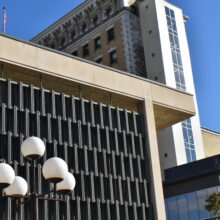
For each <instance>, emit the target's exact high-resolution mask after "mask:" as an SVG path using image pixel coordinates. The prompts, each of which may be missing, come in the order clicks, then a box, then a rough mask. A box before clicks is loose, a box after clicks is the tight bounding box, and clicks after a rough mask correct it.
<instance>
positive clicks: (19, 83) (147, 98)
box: [0, 34, 195, 220]
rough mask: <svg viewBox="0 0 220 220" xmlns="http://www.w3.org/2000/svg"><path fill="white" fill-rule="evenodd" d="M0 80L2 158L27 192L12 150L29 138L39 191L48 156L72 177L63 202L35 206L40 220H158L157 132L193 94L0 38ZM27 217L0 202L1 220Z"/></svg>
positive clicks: (22, 164)
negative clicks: (36, 143) (37, 154)
mask: <svg viewBox="0 0 220 220" xmlns="http://www.w3.org/2000/svg"><path fill="white" fill-rule="evenodd" d="M0 75H1V78H0V160H1V161H5V162H6V163H9V164H10V165H12V167H13V168H14V170H15V172H16V174H17V175H20V176H22V177H23V178H25V179H26V180H27V182H28V185H29V186H30V185H31V183H32V182H33V181H32V180H31V169H32V166H31V165H30V161H28V160H26V159H25V158H23V156H22V155H21V152H20V146H21V143H22V141H23V140H25V138H27V137H29V136H33V135H34V136H38V137H40V138H41V139H42V140H43V141H44V142H45V145H46V153H45V155H44V157H43V158H41V159H40V160H39V161H38V162H37V166H35V167H34V169H35V172H36V176H37V191H38V193H39V194H41V193H44V192H48V191H50V190H51V189H52V188H53V186H52V185H49V184H48V182H46V181H45V180H44V178H43V177H42V174H41V168H42V165H43V163H44V162H45V161H46V160H47V159H48V158H51V157H53V156H59V157H61V158H63V159H64V160H65V161H66V162H67V164H68V166H69V170H70V172H71V173H73V175H74V176H75V178H76V188H75V190H74V191H73V193H72V194H70V195H69V196H60V198H62V199H65V200H66V202H65V203H64V202H60V203H59V202H55V201H44V200H40V201H39V209H38V212H39V215H40V220H122V219H123V220H166V214H165V205H164V196H163V186H162V176H161V166H160V159H159V148H158V144H157V131H160V130H163V129H165V128H167V127H169V126H171V125H173V124H175V123H178V122H180V121H182V120H185V119H187V118H189V117H191V116H193V115H194V114H195V107H194V101H193V96H192V95H191V94H188V93H185V92H183V91H178V90H176V89H172V88H169V87H167V86H165V85H162V84H158V83H155V82H153V81H150V80H147V79H143V78H141V77H137V76H134V75H131V74H128V73H125V72H121V71H118V70H115V69H112V68H108V67H103V66H102V65H99V64H95V63H92V62H88V61H85V60H83V59H80V58H75V57H73V56H71V55H68V54H65V53H60V52H57V51H54V50H51V49H46V48H45V47H42V46H38V45H35V44H31V43H27V42H24V41H21V40H18V39H15V38H11V37H8V36H5V35H1V34H0ZM30 187H31V186H30ZM31 191H32V189H31V188H29V192H31ZM49 197H50V198H53V197H54V195H53V193H50V194H49ZM20 202H23V201H20ZM31 213H32V211H31V205H30V203H28V202H26V203H25V204H23V205H21V206H16V201H15V200H11V199H9V198H4V199H2V198H0V219H1V220H32V217H31Z"/></svg>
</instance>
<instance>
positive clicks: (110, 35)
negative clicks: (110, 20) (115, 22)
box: [107, 28, 115, 42]
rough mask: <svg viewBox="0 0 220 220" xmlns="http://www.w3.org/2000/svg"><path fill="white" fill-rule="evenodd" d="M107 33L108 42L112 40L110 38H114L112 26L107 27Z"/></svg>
mask: <svg viewBox="0 0 220 220" xmlns="http://www.w3.org/2000/svg"><path fill="white" fill-rule="evenodd" d="M107 35H108V42H109V41H112V40H115V32H114V28H111V29H109V30H108V32H107Z"/></svg>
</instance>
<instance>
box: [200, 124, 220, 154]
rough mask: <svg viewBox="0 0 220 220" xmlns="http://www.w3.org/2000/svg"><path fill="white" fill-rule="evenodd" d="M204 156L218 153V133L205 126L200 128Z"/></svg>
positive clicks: (219, 145)
mask: <svg viewBox="0 0 220 220" xmlns="http://www.w3.org/2000/svg"><path fill="white" fill-rule="evenodd" d="M202 138H203V143H204V150H205V157H211V156H215V155H218V154H220V133H219V132H216V131H212V130H210V129H207V128H202Z"/></svg>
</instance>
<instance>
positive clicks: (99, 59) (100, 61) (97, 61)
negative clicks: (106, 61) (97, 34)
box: [95, 57, 103, 64]
mask: <svg viewBox="0 0 220 220" xmlns="http://www.w3.org/2000/svg"><path fill="white" fill-rule="evenodd" d="M102 61H103V59H102V57H100V58H98V59H97V60H96V61H95V62H96V63H100V64H102Z"/></svg>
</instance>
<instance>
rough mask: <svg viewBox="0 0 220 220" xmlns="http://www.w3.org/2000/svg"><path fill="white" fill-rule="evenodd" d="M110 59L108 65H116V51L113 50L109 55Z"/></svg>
mask: <svg viewBox="0 0 220 220" xmlns="http://www.w3.org/2000/svg"><path fill="white" fill-rule="evenodd" d="M109 57H110V64H114V63H117V53H116V50H113V51H112V52H110V53H109Z"/></svg>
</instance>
